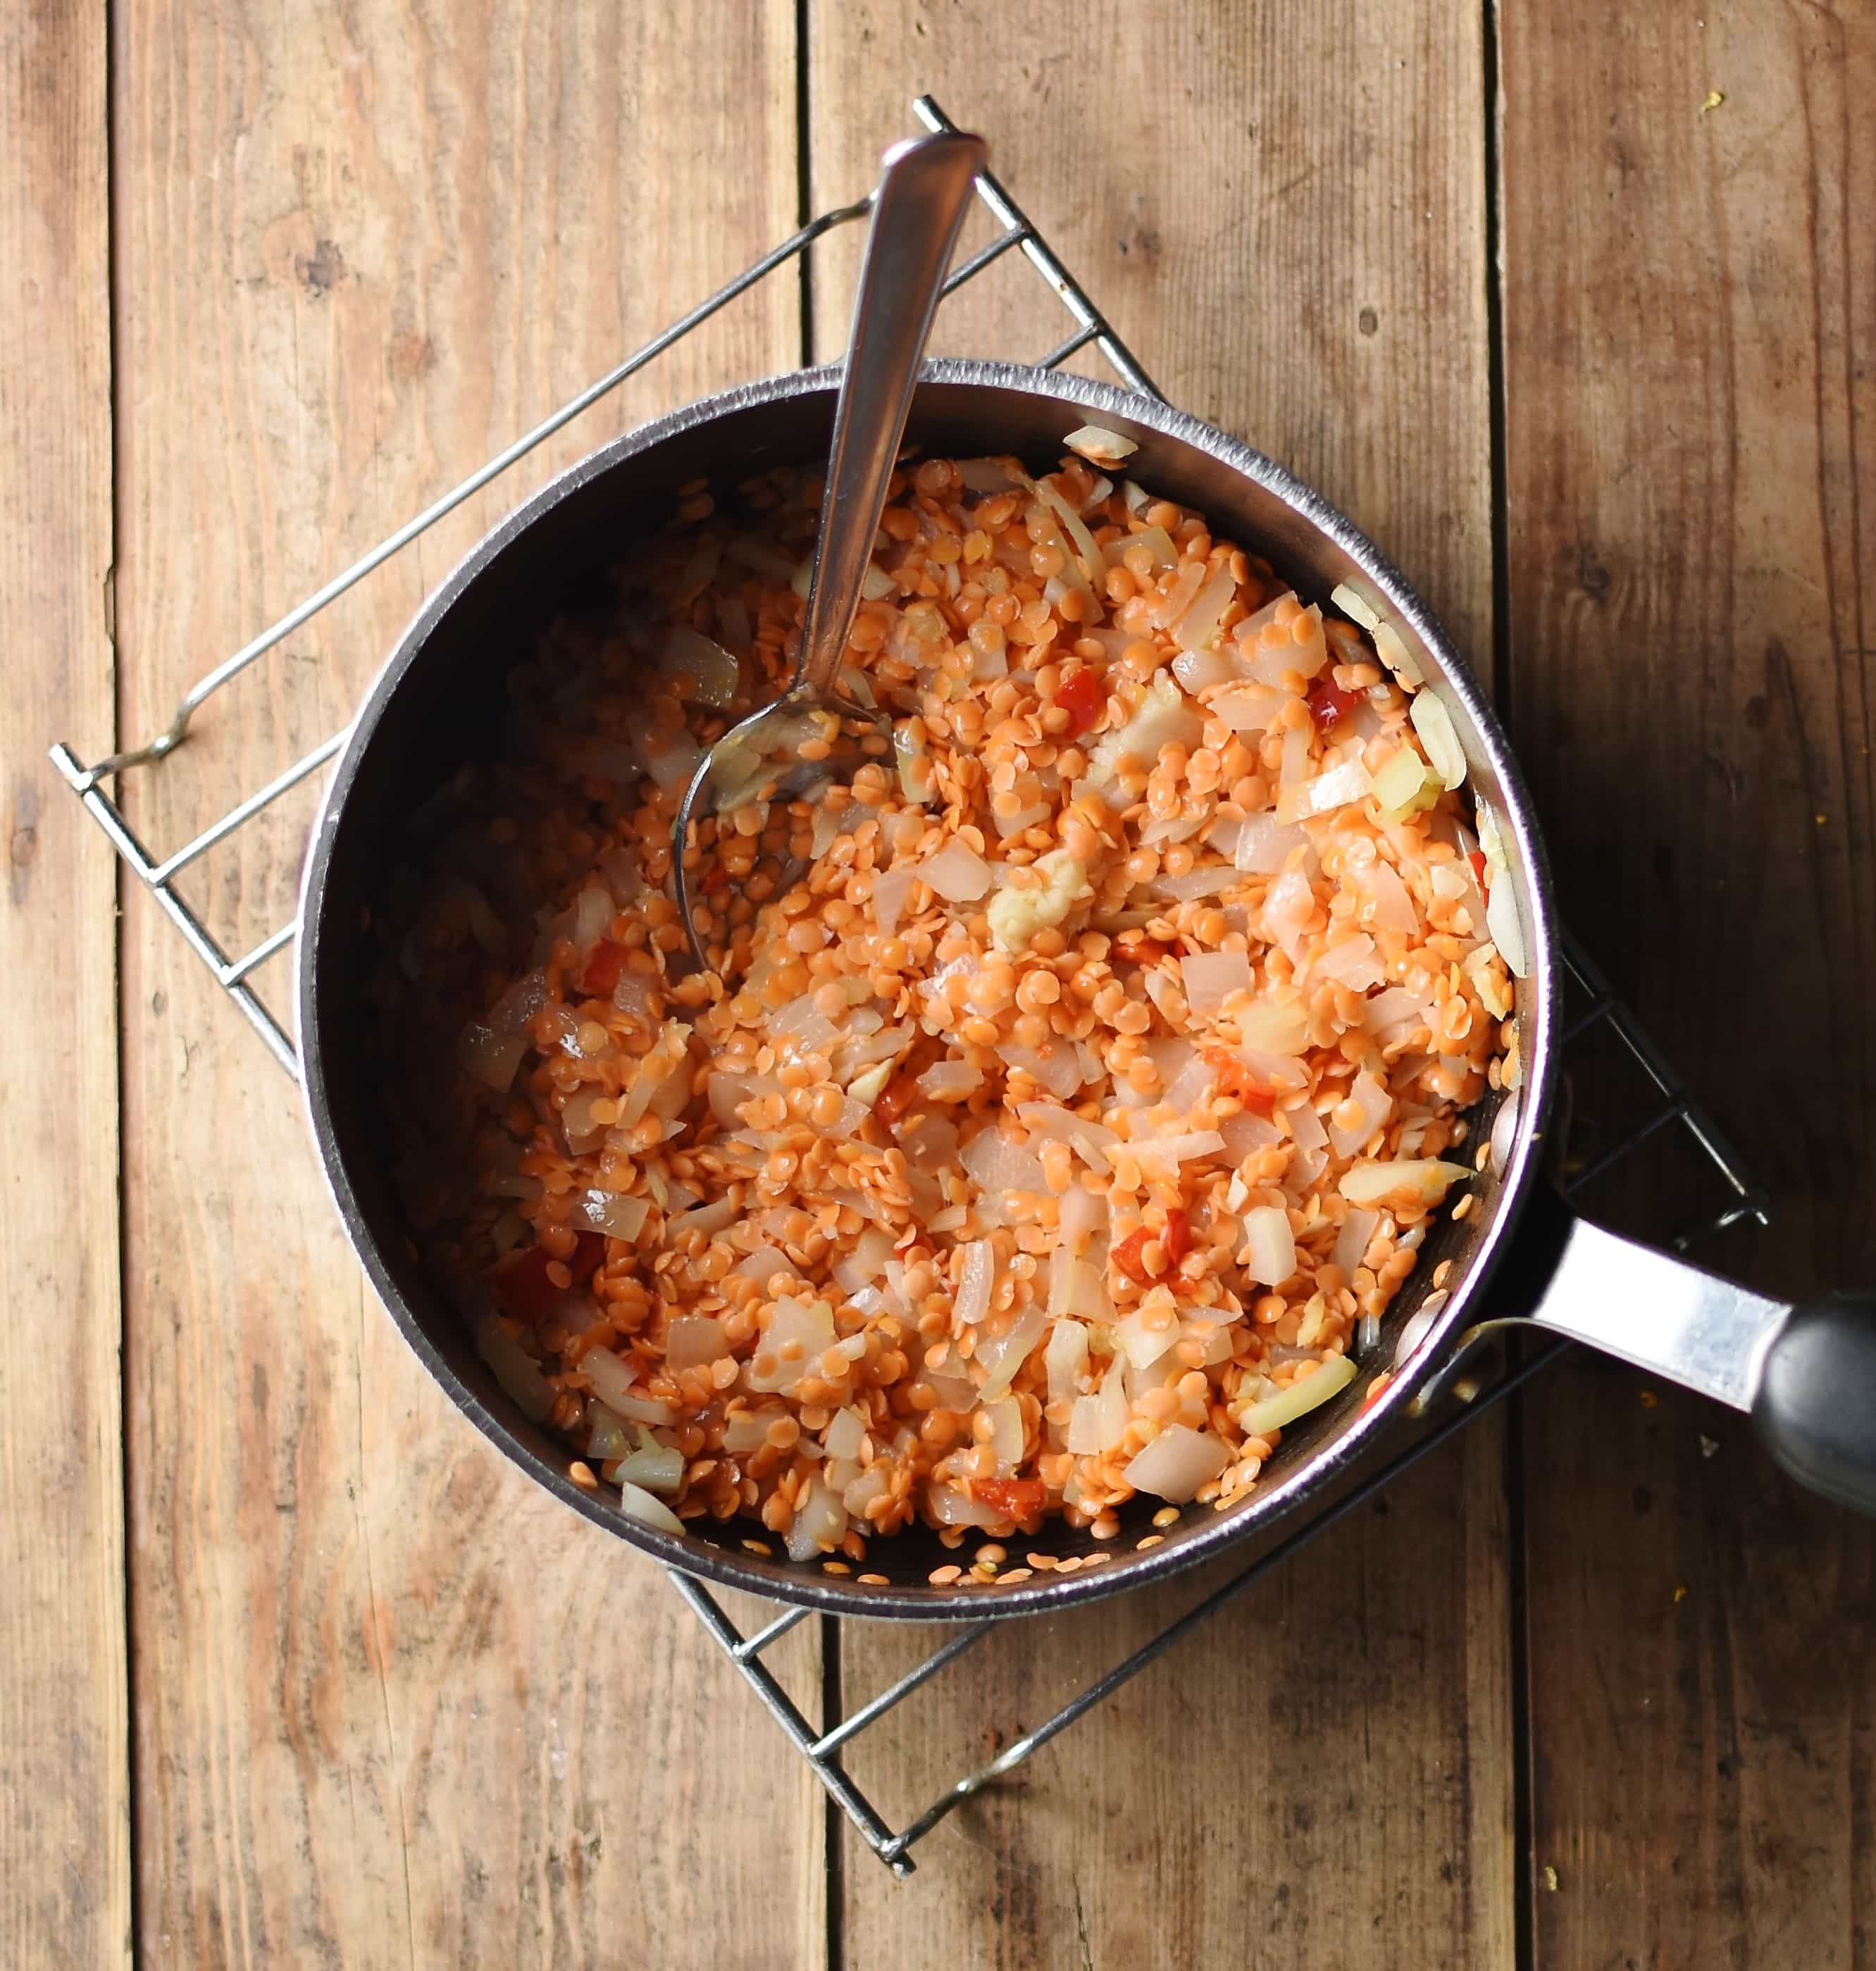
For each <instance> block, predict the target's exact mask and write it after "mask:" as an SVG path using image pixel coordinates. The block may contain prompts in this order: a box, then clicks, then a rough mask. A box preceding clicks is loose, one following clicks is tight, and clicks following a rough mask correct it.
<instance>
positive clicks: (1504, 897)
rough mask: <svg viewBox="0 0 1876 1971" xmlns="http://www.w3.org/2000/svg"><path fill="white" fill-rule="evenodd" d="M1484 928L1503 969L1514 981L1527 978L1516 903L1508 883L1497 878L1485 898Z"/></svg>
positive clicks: (1526, 959)
mask: <svg viewBox="0 0 1876 1971" xmlns="http://www.w3.org/2000/svg"><path fill="white" fill-rule="evenodd" d="M1485 927H1486V929H1487V930H1489V931H1490V933H1491V934H1492V942H1493V943H1494V944H1495V945H1497V947H1498V955H1499V956H1500V958H1502V959H1503V960H1504V961H1505V969H1506V971H1507V972H1510V974H1511V976H1512V977H1513V978H1514V979H1528V978H1529V976H1530V961H1529V959H1528V958H1527V957H1526V954H1525V949H1524V924H1523V920H1522V919H1521V918H1520V917H1519V915H1518V903H1517V899H1516V898H1515V897H1514V896H1513V894H1512V893H1511V885H1510V881H1509V880H1508V879H1507V878H1504V877H1500V879H1499V880H1498V881H1497V882H1495V883H1494V884H1493V885H1492V887H1491V888H1490V891H1488V892H1487V895H1486V898H1485Z"/></svg>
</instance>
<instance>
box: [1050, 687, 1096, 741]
mask: <svg viewBox="0 0 1876 1971" xmlns="http://www.w3.org/2000/svg"><path fill="white" fill-rule="evenodd" d="M1055 702H1056V703H1057V705H1060V707H1061V708H1062V709H1063V711H1064V712H1067V714H1068V730H1069V732H1070V736H1071V737H1073V738H1080V736H1081V735H1082V734H1083V733H1084V732H1086V731H1087V730H1088V728H1089V726H1091V725H1093V723H1094V722H1095V721H1096V719H1097V718H1099V717H1100V715H1101V713H1102V710H1103V709H1105V707H1106V704H1107V686H1106V685H1105V684H1103V683H1102V682H1101V680H1100V679H1099V678H1098V677H1097V676H1096V675H1095V674H1094V673H1093V671H1091V670H1080V671H1076V673H1075V674H1074V676H1073V677H1070V678H1067V679H1064V680H1063V683H1062V686H1061V688H1060V690H1058V691H1057V692H1056V694H1055Z"/></svg>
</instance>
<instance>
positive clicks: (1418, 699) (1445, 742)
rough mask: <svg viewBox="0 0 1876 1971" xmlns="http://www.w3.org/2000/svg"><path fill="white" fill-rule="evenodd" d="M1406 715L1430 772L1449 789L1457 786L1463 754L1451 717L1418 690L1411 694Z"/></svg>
mask: <svg viewBox="0 0 1876 1971" xmlns="http://www.w3.org/2000/svg"><path fill="white" fill-rule="evenodd" d="M1410 716H1411V717H1412V720H1413V722H1414V730H1415V731H1416V732H1418V734H1419V735H1420V743H1421V744H1422V745H1423V746H1424V747H1425V748H1426V749H1427V757H1428V759H1429V760H1431V761H1432V763H1433V770H1434V771H1435V773H1436V774H1438V775H1439V777H1440V778H1441V780H1444V782H1445V783H1446V785H1447V787H1448V789H1449V790H1450V789H1451V788H1454V787H1457V786H1459V785H1460V784H1461V782H1462V781H1463V780H1464V779H1465V777H1466V755H1465V751H1464V748H1462V747H1461V744H1460V743H1459V734H1458V731H1457V729H1456V728H1454V725H1453V715H1452V714H1451V712H1448V710H1447V709H1446V708H1445V706H1444V705H1442V704H1441V702H1439V700H1438V699H1437V698H1435V696H1433V694H1432V692H1430V691H1422V692H1415V695H1414V698H1413V702H1412V707H1411V709H1410Z"/></svg>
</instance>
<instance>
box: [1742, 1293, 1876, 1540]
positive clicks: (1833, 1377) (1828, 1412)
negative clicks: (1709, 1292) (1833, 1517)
mask: <svg viewBox="0 0 1876 1971" xmlns="http://www.w3.org/2000/svg"><path fill="white" fill-rule="evenodd" d="M1752 1422H1753V1427H1754V1429H1756V1430H1757V1432H1758V1433H1759V1435H1760V1438H1761V1440H1762V1441H1763V1442H1764V1445H1765V1448H1767V1450H1768V1451H1770V1453H1771V1454H1772V1455H1773V1457H1774V1458H1776V1459H1777V1461H1778V1462H1779V1463H1780V1464H1781V1465H1783V1467H1784V1468H1785V1469H1786V1471H1789V1472H1790V1474H1791V1475H1792V1477H1794V1478H1795V1479H1796V1480H1797V1481H1798V1483H1799V1484H1800V1485H1807V1486H1809V1487H1810V1489H1811V1490H1812V1491H1813V1492H1818V1493H1821V1494H1822V1495H1823V1496H1824V1497H1826V1499H1832V1500H1835V1501H1836V1503H1838V1504H1839V1505H1840V1506H1853V1507H1855V1508H1856V1510H1858V1512H1862V1513H1871V1514H1876V1297H1872V1296H1871V1295H1868V1294H1859V1295H1848V1294H1844V1295H1837V1296H1836V1297H1835V1298H1832V1299H1829V1300H1821V1301H1811V1302H1806V1303H1804V1304H1803V1305H1799V1306H1797V1307H1794V1308H1793V1309H1792V1310H1791V1311H1790V1314H1788V1315H1786V1318H1785V1320H1784V1322H1783V1325H1782V1326H1781V1327H1780V1328H1779V1329H1778V1330H1777V1332H1776V1333H1775V1334H1773V1336H1772V1337H1771V1339H1770V1341H1769V1342H1768V1343H1767V1344H1766V1347H1765V1349H1764V1353H1763V1354H1762V1356H1761V1357H1760V1369H1759V1381H1758V1387H1757V1389H1755V1390H1754V1393H1753V1397H1752Z"/></svg>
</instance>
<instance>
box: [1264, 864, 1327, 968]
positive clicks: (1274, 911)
mask: <svg viewBox="0 0 1876 1971" xmlns="http://www.w3.org/2000/svg"><path fill="white" fill-rule="evenodd" d="M1315 914H1316V895H1315V892H1314V891H1313V890H1312V889H1311V888H1310V883H1309V878H1308V877H1307V876H1305V875H1304V874H1303V872H1302V871H1301V869H1286V870H1285V871H1284V872H1283V874H1282V875H1281V876H1279V877H1278V878H1277V880H1276V881H1275V882H1274V883H1272V885H1271V886H1270V888H1269V889H1268V890H1266V891H1265V892H1264V928H1265V932H1266V933H1267V934H1268V935H1269V937H1270V938H1271V940H1272V942H1273V943H1277V944H1280V945H1281V946H1282V947H1283V950H1284V953H1285V956H1287V957H1288V959H1289V961H1290V963H1291V964H1292V965H1294V964H1295V963H1298V959H1299V956H1300V955H1301V950H1302V944H1303V940H1304V937H1305V936H1306V935H1307V934H1308V930H1309V925H1310V920H1311V918H1312V917H1314V915H1315Z"/></svg>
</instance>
